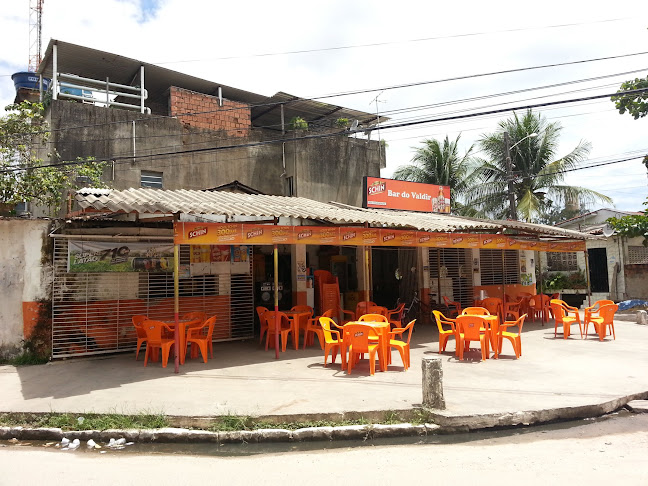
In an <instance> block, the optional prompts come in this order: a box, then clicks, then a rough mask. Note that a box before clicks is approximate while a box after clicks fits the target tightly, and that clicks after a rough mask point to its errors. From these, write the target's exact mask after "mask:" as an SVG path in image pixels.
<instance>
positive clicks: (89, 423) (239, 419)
mask: <svg viewBox="0 0 648 486" xmlns="http://www.w3.org/2000/svg"><path fill="white" fill-rule="evenodd" d="M408 415H409V416H408V417H407V418H405V417H401V416H400V415H399V414H398V413H397V412H394V411H387V412H385V414H384V415H383V417H382V418H381V419H377V420H368V419H366V418H364V417H362V416H361V417H358V418H355V419H347V420H337V421H334V420H314V421H306V422H283V423H277V422H270V421H267V420H261V419H256V418H254V417H250V416H241V415H224V416H221V417H215V418H214V420H213V421H212V422H211V424H210V425H209V426H208V427H206V430H208V431H211V432H226V431H239V430H258V429H287V430H297V429H302V428H308V427H339V426H343V425H372V424H395V423H403V422H408V423H412V424H414V425H417V424H423V423H425V422H429V419H428V416H427V414H426V413H425V411H423V410H417V411H415V412H414V414H408ZM0 426H5V427H16V426H20V427H54V428H60V429H62V430H63V431H70V430H106V429H159V428H163V427H173V426H174V425H173V423H172V421H171V420H170V419H169V418H168V417H167V416H166V415H164V414H162V413H139V414H119V413H108V414H96V413H74V414H72V413H54V412H49V413H39V414H37V413H0Z"/></svg>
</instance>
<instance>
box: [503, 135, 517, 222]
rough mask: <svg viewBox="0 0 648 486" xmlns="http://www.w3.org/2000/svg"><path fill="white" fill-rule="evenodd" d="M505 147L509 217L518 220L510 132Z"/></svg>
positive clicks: (505, 140) (505, 136) (506, 137)
mask: <svg viewBox="0 0 648 486" xmlns="http://www.w3.org/2000/svg"><path fill="white" fill-rule="evenodd" d="M504 147H505V149H506V180H507V181H508V197H509V217H510V218H511V219H512V220H513V221H516V220H517V208H516V207H515V192H514V187H513V167H512V164H511V147H510V140H509V134H508V132H504Z"/></svg>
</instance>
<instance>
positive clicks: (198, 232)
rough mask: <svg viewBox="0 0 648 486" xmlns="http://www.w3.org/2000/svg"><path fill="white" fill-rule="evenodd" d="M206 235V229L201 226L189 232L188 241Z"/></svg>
mask: <svg viewBox="0 0 648 486" xmlns="http://www.w3.org/2000/svg"><path fill="white" fill-rule="evenodd" d="M206 234H207V227H206V226H201V227H199V228H196V229H193V230H191V231H190V232H189V235H188V236H189V239H191V238H197V237H198V236H204V235H206Z"/></svg>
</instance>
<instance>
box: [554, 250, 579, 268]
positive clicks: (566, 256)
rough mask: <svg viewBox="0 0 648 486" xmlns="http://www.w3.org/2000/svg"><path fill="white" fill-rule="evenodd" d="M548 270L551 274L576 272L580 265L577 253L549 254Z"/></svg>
mask: <svg viewBox="0 0 648 486" xmlns="http://www.w3.org/2000/svg"><path fill="white" fill-rule="evenodd" d="M547 270H549V271H551V272H558V271H563V272H564V271H568V272H571V271H575V270H578V263H577V260H576V252H575V251H570V252H566V253H552V252H548V253H547Z"/></svg>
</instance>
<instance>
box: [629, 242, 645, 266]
mask: <svg viewBox="0 0 648 486" xmlns="http://www.w3.org/2000/svg"><path fill="white" fill-rule="evenodd" d="M640 263H648V248H646V247H645V246H629V247H628V264H630V265H636V264H640Z"/></svg>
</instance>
